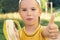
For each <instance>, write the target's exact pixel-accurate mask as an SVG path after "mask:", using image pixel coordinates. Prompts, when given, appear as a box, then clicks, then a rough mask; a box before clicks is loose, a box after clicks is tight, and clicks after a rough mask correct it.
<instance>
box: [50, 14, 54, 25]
mask: <svg viewBox="0 0 60 40" xmlns="http://www.w3.org/2000/svg"><path fill="white" fill-rule="evenodd" d="M54 19H55V14H52V16H51V19H50V22H49V23H50V24H52V23H54Z"/></svg>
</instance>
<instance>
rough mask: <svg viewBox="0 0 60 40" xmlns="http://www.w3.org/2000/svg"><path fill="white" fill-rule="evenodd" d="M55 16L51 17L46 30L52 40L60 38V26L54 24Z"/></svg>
mask: <svg viewBox="0 0 60 40" xmlns="http://www.w3.org/2000/svg"><path fill="white" fill-rule="evenodd" d="M54 19H55V15H52V16H51V19H50V22H49V24H48V26H47V27H46V30H47V32H48V37H49V38H51V39H56V38H57V37H58V32H59V30H58V26H57V25H56V24H55V23H54Z"/></svg>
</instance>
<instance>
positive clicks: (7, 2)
mask: <svg viewBox="0 0 60 40" xmlns="http://www.w3.org/2000/svg"><path fill="white" fill-rule="evenodd" d="M46 2H48V4H47V5H48V13H47V14H46V13H45V8H46V6H45V3H46ZM49 2H53V13H55V14H56V17H55V21H54V22H55V23H56V24H57V25H58V27H59V29H60V0H58V1H57V0H41V8H42V15H41V19H40V24H41V25H43V26H46V25H48V23H49V21H50V17H51V14H50V4H49ZM18 5H19V0H0V40H6V39H5V37H4V34H3V24H4V21H5V20H7V19H12V20H17V21H18V22H19V23H20V25H21V27H23V26H24V23H23V21H22V20H21V17H20V15H19V13H18V8H19V6H18Z"/></svg>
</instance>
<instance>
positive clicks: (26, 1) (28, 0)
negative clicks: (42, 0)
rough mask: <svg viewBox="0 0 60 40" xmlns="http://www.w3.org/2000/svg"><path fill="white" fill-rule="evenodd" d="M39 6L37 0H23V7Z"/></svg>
mask: <svg viewBox="0 0 60 40" xmlns="http://www.w3.org/2000/svg"><path fill="white" fill-rule="evenodd" d="M32 6H33V7H37V6H38V3H37V2H36V0H22V2H21V7H32Z"/></svg>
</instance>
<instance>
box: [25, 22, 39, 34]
mask: <svg viewBox="0 0 60 40" xmlns="http://www.w3.org/2000/svg"><path fill="white" fill-rule="evenodd" d="M37 27H38V23H37V24H33V25H25V30H26V32H27V33H29V34H31V33H33V32H34V31H35V30H36V29H37Z"/></svg>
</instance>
